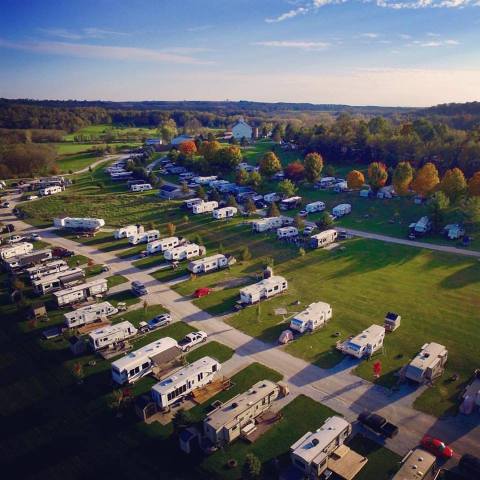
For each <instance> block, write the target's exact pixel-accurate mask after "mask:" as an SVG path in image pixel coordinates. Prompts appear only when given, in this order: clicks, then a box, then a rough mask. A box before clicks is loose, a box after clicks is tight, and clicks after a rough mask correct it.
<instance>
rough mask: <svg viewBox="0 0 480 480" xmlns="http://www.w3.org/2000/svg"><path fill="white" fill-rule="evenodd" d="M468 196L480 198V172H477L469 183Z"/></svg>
mask: <svg viewBox="0 0 480 480" xmlns="http://www.w3.org/2000/svg"><path fill="white" fill-rule="evenodd" d="M468 194H469V195H471V196H472V197H479V196H480V171H479V172H475V173H474V174H473V177H472V178H471V179H470V180H469V182H468Z"/></svg>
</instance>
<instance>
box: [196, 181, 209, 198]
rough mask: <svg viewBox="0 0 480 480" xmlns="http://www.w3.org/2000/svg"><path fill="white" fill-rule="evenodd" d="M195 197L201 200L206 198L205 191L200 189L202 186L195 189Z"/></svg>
mask: <svg viewBox="0 0 480 480" xmlns="http://www.w3.org/2000/svg"><path fill="white" fill-rule="evenodd" d="M197 197H198V198H201V199H202V200H205V199H206V198H207V194H206V193H205V189H204V188H203V187H202V185H200V186H199V187H198V188H197Z"/></svg>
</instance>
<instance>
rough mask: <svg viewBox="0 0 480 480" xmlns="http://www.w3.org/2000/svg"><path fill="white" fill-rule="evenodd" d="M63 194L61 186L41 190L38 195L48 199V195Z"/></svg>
mask: <svg viewBox="0 0 480 480" xmlns="http://www.w3.org/2000/svg"><path fill="white" fill-rule="evenodd" d="M60 192H63V188H62V187H60V186H59V185H52V186H50V187H45V188H41V189H40V190H39V191H38V193H39V194H40V196H41V197H46V196H47V195H54V194H55V193H60Z"/></svg>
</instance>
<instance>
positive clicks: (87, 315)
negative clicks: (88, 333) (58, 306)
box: [64, 302, 118, 328]
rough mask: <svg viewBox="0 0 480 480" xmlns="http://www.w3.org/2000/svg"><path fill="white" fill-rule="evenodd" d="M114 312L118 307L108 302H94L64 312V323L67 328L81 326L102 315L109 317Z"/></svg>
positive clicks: (100, 317) (94, 320) (116, 311)
mask: <svg viewBox="0 0 480 480" xmlns="http://www.w3.org/2000/svg"><path fill="white" fill-rule="evenodd" d="M116 313H118V309H117V308H115V307H114V306H112V305H111V304H110V303H108V302H100V303H94V304H93V305H87V306H86V307H82V308H77V310H73V312H67V313H65V315H64V317H65V325H66V326H67V327H68V328H76V327H81V326H82V325H88V324H89V323H94V322H96V321H97V320H100V319H102V318H104V317H111V316H112V315H115V314H116Z"/></svg>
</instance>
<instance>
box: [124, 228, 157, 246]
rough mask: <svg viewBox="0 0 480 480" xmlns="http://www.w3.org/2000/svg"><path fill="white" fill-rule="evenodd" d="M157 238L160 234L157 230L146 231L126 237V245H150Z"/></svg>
mask: <svg viewBox="0 0 480 480" xmlns="http://www.w3.org/2000/svg"><path fill="white" fill-rule="evenodd" d="M159 238H160V232H159V231H158V230H147V231H146V232H143V233H140V234H134V235H132V236H130V237H128V243H129V244H130V245H138V244H139V243H150V242H153V241H155V240H158V239H159Z"/></svg>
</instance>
